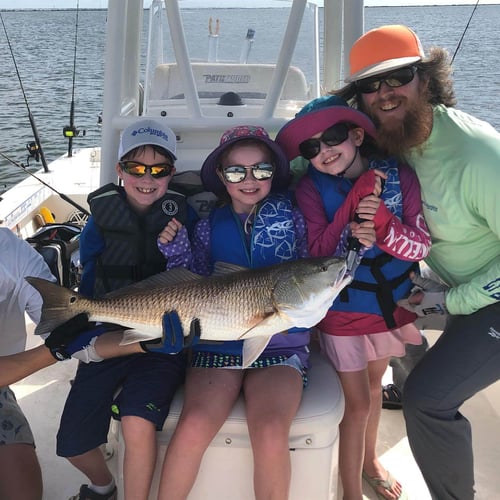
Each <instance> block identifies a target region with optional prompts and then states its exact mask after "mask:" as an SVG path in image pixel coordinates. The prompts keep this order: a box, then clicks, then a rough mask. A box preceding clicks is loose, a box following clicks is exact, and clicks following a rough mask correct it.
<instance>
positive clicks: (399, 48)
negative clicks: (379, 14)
mask: <svg viewBox="0 0 500 500" xmlns="http://www.w3.org/2000/svg"><path fill="white" fill-rule="evenodd" d="M424 57H425V54H424V49H423V48H422V44H421V43H420V40H419V39H418V36H417V35H416V33H415V32H414V31H413V30H411V29H410V28H408V27H407V26H403V25H400V24H392V25H387V26H381V27H380V28H375V29H372V30H370V31H367V32H366V33H365V34H364V35H362V36H361V37H360V38H358V40H356V42H354V44H353V46H352V48H351V52H350V54H349V64H350V69H351V74H350V75H349V76H348V77H347V78H346V82H347V83H351V82H355V81H356V80H361V79H362V78H368V77H370V76H375V75H380V74H383V73H387V71H390V70H393V69H398V68H403V67H404V66H408V65H410V64H412V63H414V62H417V61H420V60H421V59H423V58H424Z"/></svg>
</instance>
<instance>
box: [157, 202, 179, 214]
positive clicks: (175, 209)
mask: <svg viewBox="0 0 500 500" xmlns="http://www.w3.org/2000/svg"><path fill="white" fill-rule="evenodd" d="M161 209H162V211H163V213H164V214H165V215H170V216H174V215H176V214H178V213H179V205H177V203H176V202H175V201H174V200H165V201H164V202H163V203H162V204H161Z"/></svg>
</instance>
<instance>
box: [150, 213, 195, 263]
mask: <svg viewBox="0 0 500 500" xmlns="http://www.w3.org/2000/svg"><path fill="white" fill-rule="evenodd" d="M158 249H159V250H160V252H161V253H162V254H163V256H164V257H165V259H166V260H167V266H166V268H167V269H173V268H175V267H185V268H189V266H190V265H191V260H192V254H191V243H190V241H189V236H188V231H187V228H186V226H183V225H182V224H181V223H180V222H179V221H178V220H177V219H175V218H174V219H172V220H171V221H170V222H169V223H168V224H167V225H166V226H165V228H164V229H163V231H162V232H161V233H160V234H159V236H158Z"/></svg>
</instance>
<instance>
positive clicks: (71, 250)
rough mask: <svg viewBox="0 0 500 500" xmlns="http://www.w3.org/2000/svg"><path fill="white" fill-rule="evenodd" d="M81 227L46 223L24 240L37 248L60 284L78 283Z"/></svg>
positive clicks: (70, 286)
mask: <svg viewBox="0 0 500 500" xmlns="http://www.w3.org/2000/svg"><path fill="white" fill-rule="evenodd" d="M81 230H82V228H81V227H80V226H75V225H73V224H57V223H52V224H46V225H45V226H42V227H41V228H40V229H39V230H38V231H37V232H36V233H35V234H34V235H33V236H32V237H31V238H27V239H26V241H27V242H28V243H29V244H30V245H31V246H33V247H34V248H35V250H37V252H38V253H39V254H40V255H41V256H42V257H43V258H44V260H45V262H46V263H47V265H48V266H49V269H50V272H51V273H52V274H53V275H54V277H55V278H56V279H57V282H58V283H59V284H60V285H61V286H65V287H67V288H74V287H76V286H77V284H78V260H79V248H80V240H79V238H80V233H81Z"/></svg>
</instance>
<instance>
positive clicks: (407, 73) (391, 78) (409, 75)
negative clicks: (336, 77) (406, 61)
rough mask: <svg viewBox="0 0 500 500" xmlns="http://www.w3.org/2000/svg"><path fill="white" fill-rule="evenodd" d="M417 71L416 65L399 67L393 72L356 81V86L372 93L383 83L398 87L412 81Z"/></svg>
mask: <svg viewBox="0 0 500 500" xmlns="http://www.w3.org/2000/svg"><path fill="white" fill-rule="evenodd" d="M416 72H417V67H416V66H406V67H405V68H400V69H397V70H396V71H393V72H392V73H386V74H385V75H381V76H373V77H371V78H363V79H362V80H358V81H357V82H356V88H357V89H358V90H359V91H360V92H361V93H362V94H371V93H373V92H377V90H378V89H379V88H380V86H381V85H382V83H386V84H387V85H388V86H389V87H392V88H397V87H402V86H403V85H406V84H408V83H410V82H411V81H412V80H413V78H414V77H415V73H416Z"/></svg>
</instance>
